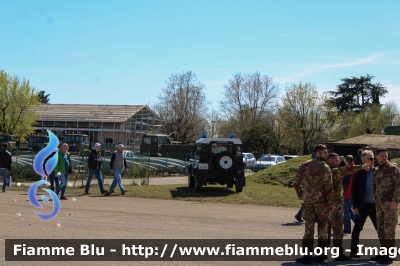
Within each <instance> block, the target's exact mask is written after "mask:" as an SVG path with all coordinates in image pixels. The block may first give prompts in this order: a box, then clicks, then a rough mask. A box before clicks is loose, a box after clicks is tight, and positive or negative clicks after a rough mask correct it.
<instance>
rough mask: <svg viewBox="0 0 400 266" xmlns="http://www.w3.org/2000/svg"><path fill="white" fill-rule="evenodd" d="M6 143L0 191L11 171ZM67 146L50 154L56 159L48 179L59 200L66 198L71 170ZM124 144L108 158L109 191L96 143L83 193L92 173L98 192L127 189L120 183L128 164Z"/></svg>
mask: <svg viewBox="0 0 400 266" xmlns="http://www.w3.org/2000/svg"><path fill="white" fill-rule="evenodd" d="M7 147H8V145H7V143H3V144H2V148H3V149H2V150H1V151H0V176H2V177H3V187H2V192H6V185H7V178H8V177H9V176H10V173H11V165H12V155H11V153H10V152H9V151H8V150H7ZM68 149H69V146H68V144H67V143H63V144H62V145H61V149H60V150H58V149H56V151H54V152H53V153H52V154H51V156H53V155H54V154H57V155H58V160H57V163H56V166H55V168H54V170H53V171H52V172H51V173H50V174H49V179H50V188H51V190H53V191H55V192H56V194H57V195H58V196H59V198H60V199H61V200H68V198H67V197H65V192H66V188H67V183H68V177H69V173H70V172H71V169H72V167H71V157H70V153H69V152H68ZM124 149H125V147H124V145H123V144H118V145H117V150H116V151H115V152H114V153H113V154H112V156H111V160H110V170H111V174H113V175H114V179H113V182H112V183H111V186H110V191H107V190H105V189H104V183H103V176H102V172H101V167H102V163H103V161H104V157H102V155H101V151H100V150H101V144H100V143H96V144H95V145H94V146H93V148H92V150H91V152H90V154H89V156H88V168H89V176H88V179H87V182H86V186H85V194H86V195H89V189H90V183H91V181H92V177H93V175H95V176H96V178H97V181H98V184H99V188H100V192H101V194H104V195H105V196H109V195H111V194H112V193H114V189H115V187H116V186H117V185H118V186H119V188H120V190H121V194H122V195H124V194H125V193H126V192H127V190H126V189H125V188H124V186H123V185H122V178H121V175H122V172H123V170H124V169H125V171H128V166H127V164H126V158H125V154H124ZM46 174H47V173H46Z"/></svg>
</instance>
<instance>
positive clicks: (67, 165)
mask: <svg viewBox="0 0 400 266" xmlns="http://www.w3.org/2000/svg"><path fill="white" fill-rule="evenodd" d="M68 149H69V147H68V144H67V143H63V144H62V145H61V151H58V161H57V164H56V167H55V168H54V175H55V177H56V178H58V179H59V180H60V186H59V187H58V188H57V190H56V194H57V195H59V193H60V191H61V197H60V199H61V200H68V198H66V197H65V190H66V189H67V182H68V175H69V172H70V170H71V158H70V156H69V152H68Z"/></svg>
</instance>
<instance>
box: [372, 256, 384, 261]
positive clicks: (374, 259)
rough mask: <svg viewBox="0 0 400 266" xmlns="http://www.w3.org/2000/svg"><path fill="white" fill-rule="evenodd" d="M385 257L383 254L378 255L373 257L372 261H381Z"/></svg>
mask: <svg viewBox="0 0 400 266" xmlns="http://www.w3.org/2000/svg"><path fill="white" fill-rule="evenodd" d="M382 258H383V256H381V255H376V256H375V257H372V258H371V261H380V260H381V259H382Z"/></svg>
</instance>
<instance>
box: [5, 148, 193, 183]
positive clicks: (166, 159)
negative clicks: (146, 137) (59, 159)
mask: <svg viewBox="0 0 400 266" xmlns="http://www.w3.org/2000/svg"><path fill="white" fill-rule="evenodd" d="M36 155H37V152H34V151H21V150H17V151H15V152H13V156H12V161H13V164H12V176H13V180H14V181H18V180H32V181H36V180H40V179H41V177H40V176H39V175H38V174H37V173H36V172H35V171H34V170H33V162H34V160H35V156H36ZM87 156H88V154H87V153H85V154H82V155H81V154H73V153H72V154H71V168H72V172H71V173H70V180H71V178H72V179H75V180H80V179H81V180H83V179H86V178H87V176H88V163H87V162H88V157H87ZM104 158H105V161H104V162H103V164H102V172H103V175H105V176H108V175H111V173H110V160H111V154H106V155H104ZM188 159H189V154H182V153H169V154H165V155H164V156H157V157H151V156H148V154H140V156H134V157H126V162H127V166H128V169H129V171H128V173H127V174H125V175H124V177H125V178H126V177H128V178H145V177H147V178H148V177H149V176H151V175H159V176H166V175H181V174H186V169H187V164H188Z"/></svg>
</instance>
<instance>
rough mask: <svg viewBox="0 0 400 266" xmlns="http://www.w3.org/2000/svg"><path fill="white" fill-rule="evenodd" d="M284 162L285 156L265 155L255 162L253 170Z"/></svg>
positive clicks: (256, 170)
mask: <svg viewBox="0 0 400 266" xmlns="http://www.w3.org/2000/svg"><path fill="white" fill-rule="evenodd" d="M284 162H286V160H285V158H283V157H282V156H280V155H265V156H263V157H261V158H260V160H258V161H257V162H255V164H254V166H253V171H254V172H258V171H260V170H263V169H266V168H269V167H271V166H274V165H277V164H280V163H284Z"/></svg>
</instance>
